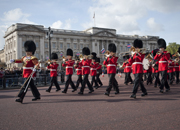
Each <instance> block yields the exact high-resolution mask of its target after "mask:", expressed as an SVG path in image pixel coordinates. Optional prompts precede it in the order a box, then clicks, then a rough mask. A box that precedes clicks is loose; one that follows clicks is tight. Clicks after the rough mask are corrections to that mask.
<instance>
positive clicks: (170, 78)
mask: <svg viewBox="0 0 180 130" xmlns="http://www.w3.org/2000/svg"><path fill="white" fill-rule="evenodd" d="M168 78H169V82H170V84H173V72H172V73H168Z"/></svg>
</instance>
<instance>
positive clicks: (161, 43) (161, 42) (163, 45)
mask: <svg viewBox="0 0 180 130" xmlns="http://www.w3.org/2000/svg"><path fill="white" fill-rule="evenodd" d="M157 43H158V47H159V48H164V49H166V41H165V40H164V39H162V38H160V39H158V41H157Z"/></svg>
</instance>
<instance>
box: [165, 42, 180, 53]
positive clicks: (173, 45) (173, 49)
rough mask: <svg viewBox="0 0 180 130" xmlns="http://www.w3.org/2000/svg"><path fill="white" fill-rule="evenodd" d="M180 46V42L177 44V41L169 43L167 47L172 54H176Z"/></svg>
mask: <svg viewBox="0 0 180 130" xmlns="http://www.w3.org/2000/svg"><path fill="white" fill-rule="evenodd" d="M179 47H180V44H176V42H173V43H169V45H168V46H167V47H166V51H168V52H170V53H171V54H174V53H176V52H177V51H178V48H179Z"/></svg>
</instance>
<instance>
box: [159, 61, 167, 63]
mask: <svg viewBox="0 0 180 130" xmlns="http://www.w3.org/2000/svg"><path fill="white" fill-rule="evenodd" d="M159 63H167V61H159Z"/></svg>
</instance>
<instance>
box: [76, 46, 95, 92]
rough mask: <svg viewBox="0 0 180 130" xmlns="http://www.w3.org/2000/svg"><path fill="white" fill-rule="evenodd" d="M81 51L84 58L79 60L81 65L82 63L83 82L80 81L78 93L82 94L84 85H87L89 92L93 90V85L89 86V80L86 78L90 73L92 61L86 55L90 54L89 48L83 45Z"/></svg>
mask: <svg viewBox="0 0 180 130" xmlns="http://www.w3.org/2000/svg"><path fill="white" fill-rule="evenodd" d="M82 53H83V55H84V59H83V60H82V61H81V65H82V74H83V82H82V87H81V89H80V92H79V93H78V94H80V95H82V94H83V93H84V88H85V85H86V84H87V85H88V88H89V90H90V91H89V93H92V92H94V89H93V87H92V86H91V84H90V82H89V80H88V76H89V73H90V64H91V62H92V60H91V59H89V58H88V55H90V50H89V48H88V47H84V48H83V49H82Z"/></svg>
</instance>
